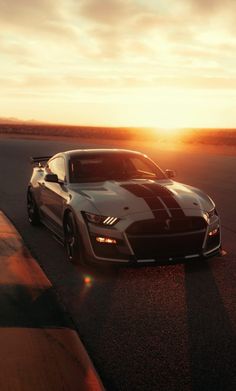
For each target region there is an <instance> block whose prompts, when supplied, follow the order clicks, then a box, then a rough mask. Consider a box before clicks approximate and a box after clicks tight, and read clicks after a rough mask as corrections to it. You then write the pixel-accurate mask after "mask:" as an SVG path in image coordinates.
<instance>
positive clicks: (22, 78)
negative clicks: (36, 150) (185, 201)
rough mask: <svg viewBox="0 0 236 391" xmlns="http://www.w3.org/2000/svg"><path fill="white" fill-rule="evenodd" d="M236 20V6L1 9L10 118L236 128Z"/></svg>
mask: <svg viewBox="0 0 236 391" xmlns="http://www.w3.org/2000/svg"><path fill="white" fill-rule="evenodd" d="M235 13H236V2H235V1H234V0H225V1H224V2H222V1H220V0H215V1H201V0H155V1H154V0H150V1H149V2H146V1H145V0H103V1H101V0H81V1H79V2H78V1H76V0H34V1H33V2H30V1H28V0H22V1H20V2H19V1H16V0H8V1H7V2H6V1H3V0H0V18H1V32H0V48H1V60H0V61H1V62H0V64H1V76H0V81H1V98H0V99H1V101H0V117H18V118H20V119H25V120H28V119H35V120H40V121H49V122H53V123H68V124H77V125H108V126H141V127H142V126H151V127H158V128H160V127H161V128H165V129H176V128H181V127H235V124H236V110H235V103H236V57H235V49H236V36H235ZM167 132H168V131H167Z"/></svg>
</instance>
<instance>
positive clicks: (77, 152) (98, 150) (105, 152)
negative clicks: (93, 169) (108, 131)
mask: <svg viewBox="0 0 236 391" xmlns="http://www.w3.org/2000/svg"><path fill="white" fill-rule="evenodd" d="M62 153H63V154H64V155H66V156H67V157H76V156H86V155H87V156H89V155H95V154H101V155H110V154H112V155H113V154H114V155H118V154H134V155H135V154H136V155H143V154H142V153H141V152H137V151H131V150H128V149H117V148H89V149H74V150H71V151H65V152H62Z"/></svg>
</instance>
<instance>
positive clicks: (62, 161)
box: [27, 149, 221, 264]
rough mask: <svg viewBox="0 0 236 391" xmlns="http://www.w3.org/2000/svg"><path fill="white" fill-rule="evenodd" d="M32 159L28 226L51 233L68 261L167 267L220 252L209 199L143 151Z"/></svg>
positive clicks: (93, 151)
mask: <svg viewBox="0 0 236 391" xmlns="http://www.w3.org/2000/svg"><path fill="white" fill-rule="evenodd" d="M32 161H33V163H34V165H36V163H37V164H38V165H37V166H36V167H34V169H33V174H32V177H31V180H30V183H29V186H28V191H27V207H28V216H29V221H30V223H31V224H33V225H35V224H38V223H39V222H42V223H43V224H45V225H46V226H47V227H48V228H49V229H50V230H52V231H53V233H54V234H55V235H56V236H57V237H58V238H59V239H60V240H61V241H63V243H64V244H65V248H66V251H67V256H68V259H69V260H70V261H73V262H76V261H78V262H83V261H85V260H93V261H97V262H101V261H111V262H123V263H131V264H135V263H142V262H158V261H162V260H164V261H165V260H166V261H170V262H171V261H175V260H184V259H194V258H202V257H203V258H205V257H209V256H213V255H216V254H218V253H219V252H220V248H221V230H220V219H219V216H218V214H217V211H216V208H215V204H214V202H213V201H212V200H211V198H210V197H209V196H208V195H206V194H205V193H204V192H202V191H201V190H199V189H197V188H194V187H191V186H188V185H183V184H181V183H178V182H175V181H173V180H172V178H173V177H174V172H173V171H172V170H166V171H165V172H163V171H162V170H161V169H160V168H159V167H158V166H157V165H156V164H155V163H154V162H153V161H152V160H150V159H149V158H148V157H147V156H146V155H144V154H142V153H139V152H134V151H129V150H122V149H81V150H74V151H67V152H62V153H58V154H56V155H55V156H53V157H35V158H32Z"/></svg>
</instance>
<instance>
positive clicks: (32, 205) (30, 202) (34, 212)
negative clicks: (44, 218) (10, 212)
mask: <svg viewBox="0 0 236 391" xmlns="http://www.w3.org/2000/svg"><path fill="white" fill-rule="evenodd" d="M27 212H28V219H29V222H30V224H32V225H39V224H40V218H39V213H38V207H37V204H36V202H35V199H34V197H33V195H32V193H31V191H30V190H28V193H27Z"/></svg>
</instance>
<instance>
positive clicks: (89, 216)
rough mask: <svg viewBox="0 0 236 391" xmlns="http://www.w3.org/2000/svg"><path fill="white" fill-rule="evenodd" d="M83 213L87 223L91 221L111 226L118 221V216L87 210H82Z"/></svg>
mask: <svg viewBox="0 0 236 391" xmlns="http://www.w3.org/2000/svg"><path fill="white" fill-rule="evenodd" d="M83 215H84V217H85V219H86V220H87V221H88V222H89V223H93V224H97V225H108V226H110V227H111V226H113V225H115V224H116V223H118V221H119V219H118V217H114V216H101V215H97V214H95V213H89V212H83Z"/></svg>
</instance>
